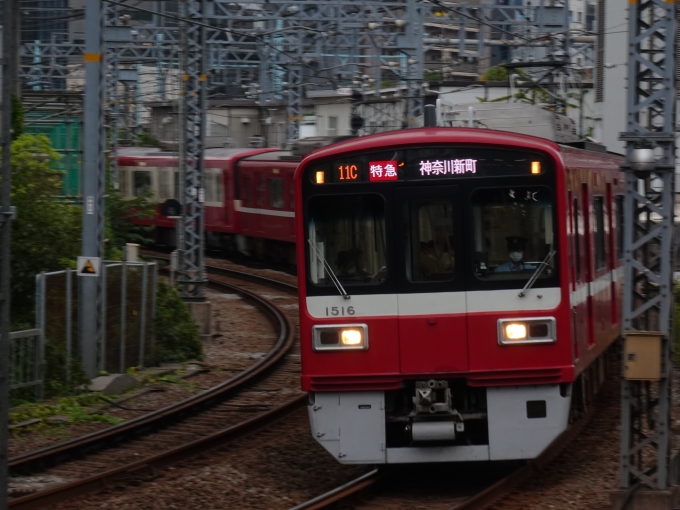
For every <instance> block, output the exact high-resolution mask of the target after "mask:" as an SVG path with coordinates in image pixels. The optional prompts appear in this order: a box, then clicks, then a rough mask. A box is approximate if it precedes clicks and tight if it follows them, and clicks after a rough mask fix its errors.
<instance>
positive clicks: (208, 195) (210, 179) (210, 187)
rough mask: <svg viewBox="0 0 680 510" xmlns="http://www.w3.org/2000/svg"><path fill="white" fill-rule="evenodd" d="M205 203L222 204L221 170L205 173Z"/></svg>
mask: <svg viewBox="0 0 680 510" xmlns="http://www.w3.org/2000/svg"><path fill="white" fill-rule="evenodd" d="M205 180H206V182H205V201H206V202H219V203H222V179H221V174H220V170H207V171H206V173H205Z"/></svg>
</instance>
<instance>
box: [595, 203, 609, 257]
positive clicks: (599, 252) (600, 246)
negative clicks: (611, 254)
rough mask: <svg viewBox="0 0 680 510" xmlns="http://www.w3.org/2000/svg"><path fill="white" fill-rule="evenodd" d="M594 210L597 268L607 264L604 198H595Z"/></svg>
mask: <svg viewBox="0 0 680 510" xmlns="http://www.w3.org/2000/svg"><path fill="white" fill-rule="evenodd" d="M593 212H594V213H595V224H594V225H593V226H594V227H595V232H594V234H595V269H596V270H600V269H603V268H604V266H605V260H606V259H605V235H604V199H603V198H602V197H594V198H593Z"/></svg>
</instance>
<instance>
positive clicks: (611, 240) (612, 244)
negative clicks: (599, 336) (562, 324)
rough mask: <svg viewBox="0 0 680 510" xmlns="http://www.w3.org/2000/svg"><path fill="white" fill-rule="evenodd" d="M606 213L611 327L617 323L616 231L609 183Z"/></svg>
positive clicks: (608, 184)
mask: <svg viewBox="0 0 680 510" xmlns="http://www.w3.org/2000/svg"><path fill="white" fill-rule="evenodd" d="M607 211H609V214H608V216H607V229H608V231H609V235H608V236H607V251H608V255H609V256H608V264H609V268H610V270H611V275H612V281H611V282H610V284H609V303H610V307H609V311H610V314H611V323H612V325H616V324H618V322H619V319H618V315H619V314H618V312H617V310H618V303H617V301H618V296H617V294H618V291H617V289H616V266H617V264H616V260H617V254H616V229H615V228H614V227H615V225H614V221H615V218H616V211H615V209H614V197H613V196H612V185H611V184H610V183H607Z"/></svg>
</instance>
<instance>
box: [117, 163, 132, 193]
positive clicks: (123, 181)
mask: <svg viewBox="0 0 680 510" xmlns="http://www.w3.org/2000/svg"><path fill="white" fill-rule="evenodd" d="M118 191H119V192H120V194H121V195H122V196H123V197H127V196H128V194H129V191H128V171H127V169H125V168H122V167H121V168H120V170H119V172H118Z"/></svg>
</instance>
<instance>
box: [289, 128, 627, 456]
mask: <svg viewBox="0 0 680 510" xmlns="http://www.w3.org/2000/svg"><path fill="white" fill-rule="evenodd" d="M621 161H622V159H621V158H620V157H618V156H614V155H610V154H607V153H605V152H600V151H596V150H585V149H583V148H574V147H569V146H565V145H558V144H556V143H553V142H550V141H547V140H543V139H538V138H534V137H529V136H524V135H516V134H511V133H507V132H498V131H491V130H482V129H462V128H422V129H413V130H405V131H398V132H391V133H383V134H378V135H372V136H366V137H362V138H357V139H354V140H349V141H344V142H341V143H339V144H335V145H332V146H329V147H326V148H322V149H319V150H317V151H315V152H313V153H312V154H310V155H308V156H307V157H306V158H305V159H304V160H303V161H302V163H301V164H300V166H299V167H298V169H297V171H296V174H295V190H296V211H297V213H298V214H297V216H296V223H297V239H298V244H297V247H298V251H297V263H298V275H299V276H298V278H299V289H300V290H299V292H300V336H301V355H302V388H303V390H305V391H307V392H309V395H310V397H309V417H310V422H311V428H312V433H313V435H314V437H315V438H316V439H317V440H318V441H319V443H320V444H321V445H323V447H324V448H326V450H327V451H328V452H330V453H331V454H332V455H333V456H334V457H335V458H336V459H337V460H338V461H340V462H343V463H371V464H376V463H378V464H380V463H388V464H389V463H407V462H433V461H446V462H452V461H453V462H455V461H473V460H479V461H487V460H502V459H526V458H533V457H536V456H537V455H538V454H539V453H540V452H541V451H542V450H543V449H544V448H545V447H546V446H547V445H548V444H550V443H551V442H552V441H553V440H554V439H555V438H556V437H557V436H558V435H559V434H560V433H562V432H563V431H564V430H565V429H566V428H567V425H568V423H569V420H570V417H571V416H572V414H573V413H574V412H575V411H578V410H582V408H583V405H584V402H585V401H586V400H587V399H588V396H589V395H590V394H592V393H593V391H594V389H595V388H596V387H597V386H598V384H599V383H600V382H601V381H602V378H603V374H604V363H603V358H604V356H603V353H604V352H605V350H606V349H607V348H608V347H609V346H610V345H612V343H613V342H614V341H615V340H616V339H617V338H618V337H619V335H620V316H621V283H622V276H623V268H622V256H623V254H622V245H623V244H622V235H623V232H622V218H623V216H622V215H623V194H624V178H623V174H622V173H621V172H620V170H619V164H620V163H621Z"/></svg>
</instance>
